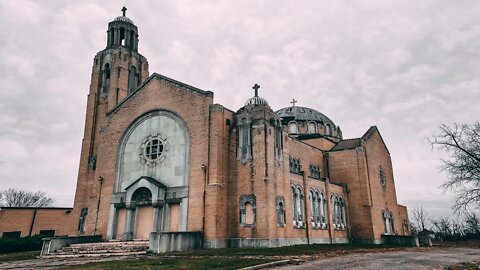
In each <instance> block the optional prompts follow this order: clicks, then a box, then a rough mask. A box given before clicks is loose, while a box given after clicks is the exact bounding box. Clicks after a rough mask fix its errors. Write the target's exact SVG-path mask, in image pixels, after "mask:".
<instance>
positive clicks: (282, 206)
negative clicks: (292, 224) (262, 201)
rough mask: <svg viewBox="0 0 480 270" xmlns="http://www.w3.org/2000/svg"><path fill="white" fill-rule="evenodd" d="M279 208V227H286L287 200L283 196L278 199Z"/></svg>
mask: <svg viewBox="0 0 480 270" xmlns="http://www.w3.org/2000/svg"><path fill="white" fill-rule="evenodd" d="M275 204H276V206H277V207H276V208H277V226H280V227H283V226H285V199H284V198H283V196H279V197H277V199H276V203H275Z"/></svg>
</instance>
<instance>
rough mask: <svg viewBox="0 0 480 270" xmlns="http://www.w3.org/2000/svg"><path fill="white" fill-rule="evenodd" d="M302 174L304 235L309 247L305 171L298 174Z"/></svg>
mask: <svg viewBox="0 0 480 270" xmlns="http://www.w3.org/2000/svg"><path fill="white" fill-rule="evenodd" d="M300 173H301V174H302V178H303V207H304V209H305V234H306V236H307V245H310V231H309V227H308V224H309V223H310V218H311V217H309V214H308V213H309V212H310V211H308V209H307V198H308V196H307V194H308V190H307V177H306V176H305V171H301V172H300Z"/></svg>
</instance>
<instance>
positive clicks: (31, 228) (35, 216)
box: [28, 208, 37, 236]
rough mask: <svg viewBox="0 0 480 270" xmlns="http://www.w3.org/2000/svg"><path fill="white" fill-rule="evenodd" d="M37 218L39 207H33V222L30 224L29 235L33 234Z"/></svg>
mask: <svg viewBox="0 0 480 270" xmlns="http://www.w3.org/2000/svg"><path fill="white" fill-rule="evenodd" d="M36 218H37V208H35V209H33V217H32V224H31V225H30V231H29V232H28V236H32V232H33V225H34V224H35V219H36Z"/></svg>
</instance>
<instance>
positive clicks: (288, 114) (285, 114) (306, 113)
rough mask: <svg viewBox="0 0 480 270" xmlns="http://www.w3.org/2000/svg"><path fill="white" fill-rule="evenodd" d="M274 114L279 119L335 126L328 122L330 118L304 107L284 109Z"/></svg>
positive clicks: (330, 121)
mask: <svg viewBox="0 0 480 270" xmlns="http://www.w3.org/2000/svg"><path fill="white" fill-rule="evenodd" d="M276 113H277V115H278V116H280V117H281V118H291V120H295V121H305V122H307V121H315V122H321V123H323V124H330V125H331V126H332V127H336V126H337V125H335V124H334V123H333V121H332V120H330V118H328V117H326V116H325V115H324V114H323V113H321V112H319V111H316V110H314V109H310V108H306V107H300V106H291V107H285V108H283V109H280V110H278V111H276Z"/></svg>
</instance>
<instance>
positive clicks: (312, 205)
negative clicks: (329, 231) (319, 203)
mask: <svg viewBox="0 0 480 270" xmlns="http://www.w3.org/2000/svg"><path fill="white" fill-rule="evenodd" d="M315 204H316V196H315V192H314V191H313V190H310V221H311V222H312V223H315V208H316V207H315Z"/></svg>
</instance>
